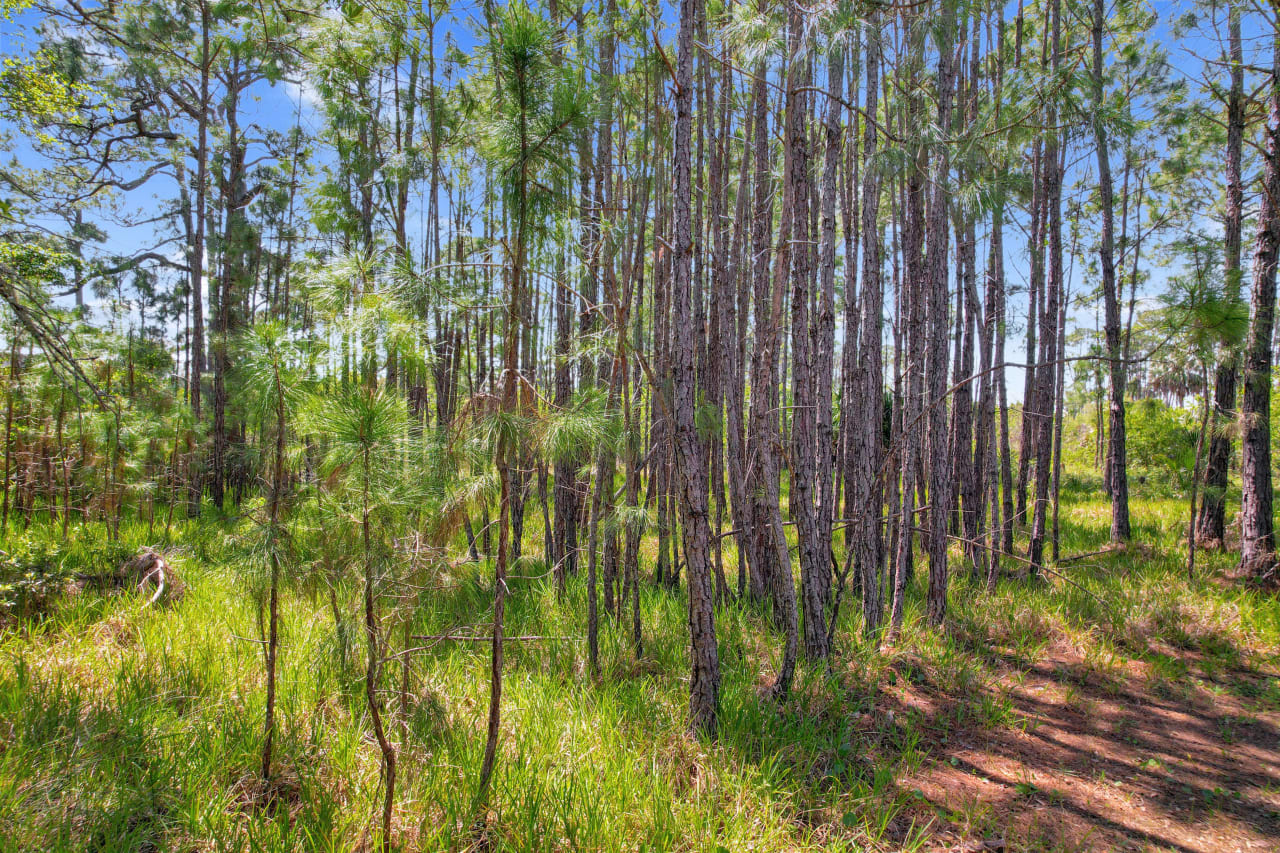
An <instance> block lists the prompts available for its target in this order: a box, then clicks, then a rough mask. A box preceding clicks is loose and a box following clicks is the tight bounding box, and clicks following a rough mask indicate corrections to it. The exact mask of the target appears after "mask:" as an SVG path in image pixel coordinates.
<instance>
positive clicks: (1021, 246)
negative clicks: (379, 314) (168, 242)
mask: <svg viewBox="0 0 1280 853" xmlns="http://www.w3.org/2000/svg"><path fill="white" fill-rule="evenodd" d="M479 8H480V7H479V5H478V4H477V3H460V4H457V5H455V6H454V7H452V8H451V10H450V12H449V13H448V15H447V17H446V18H445V19H442V20H441V22H440V23H439V24H438V26H437V29H436V39H435V49H436V55H437V57H440V56H442V54H443V52H444V48H445V44H446V40H449V41H452V43H453V44H455V45H456V46H457V48H458V49H459V50H461V51H463V52H464V53H466V52H470V51H472V50H474V48H475V46H476V38H475V31H476V29H477V28H478V23H477V21H478V15H479ZM1151 8H1154V9H1155V10H1156V11H1157V13H1158V14H1159V23H1158V25H1157V27H1156V28H1155V29H1154V30H1153V31H1152V32H1151V33H1150V34H1149V36H1150V39H1151V40H1152V41H1153V42H1154V43H1156V44H1159V45H1161V46H1163V47H1164V48H1165V50H1166V51H1168V53H1169V57H1170V61H1171V65H1172V67H1173V70H1174V73H1175V74H1176V75H1181V76H1182V77H1183V78H1185V79H1186V80H1187V82H1188V84H1189V85H1190V86H1191V87H1192V88H1193V89H1198V88H1199V85H1200V82H1201V78H1202V76H1203V74H1204V73H1205V65H1204V62H1203V60H1204V59H1205V58H1209V57H1213V56H1216V55H1219V54H1220V50H1221V49H1220V47H1219V45H1218V43H1217V39H1216V33H1215V31H1214V30H1213V29H1212V28H1210V27H1201V28H1199V29H1198V30H1193V31H1192V32H1191V33H1189V34H1187V35H1185V36H1184V37H1183V38H1177V37H1175V36H1174V34H1173V27H1172V22H1173V20H1174V19H1175V18H1176V17H1178V16H1181V15H1182V14H1184V13H1185V12H1186V11H1188V10H1189V9H1190V8H1192V7H1191V5H1190V4H1186V3H1167V2H1164V3H1156V4H1154V5H1153V6H1152V7H1151ZM1016 9H1017V5H1016V3H1010V5H1009V11H1008V15H1009V17H1010V19H1011V18H1012V16H1013V14H1014V13H1015V12H1016ZM664 11H665V15H664V20H666V21H668V22H669V21H670V20H671V8H670V6H669V5H667V6H666V8H665V10H664ZM39 22H40V19H39V17H38V15H37V13H34V12H25V13H22V14H19V15H17V16H16V17H15V18H14V20H12V21H5V22H0V50H2V51H3V52H4V54H5V55H6V56H9V55H18V54H21V53H23V52H24V51H26V50H28V49H30V47H31V46H32V38H33V37H32V35H31V33H32V31H33V29H34V28H35V26H36V25H38V24H39ZM1266 29H1267V27H1266V24H1265V22H1264V21H1263V20H1262V19H1261V18H1257V17H1251V18H1248V19H1247V22H1246V28H1245V37H1246V40H1247V41H1248V42H1249V44H1248V45H1247V48H1246V50H1247V52H1248V53H1250V54H1251V55H1252V56H1254V57H1256V56H1258V55H1260V54H1261V55H1264V56H1265V53H1266V51H1265V46H1266V45H1265V43H1264V39H1263V36H1264V33H1265V31H1266ZM1248 61H1249V60H1247V62H1248ZM1222 74H1223V76H1224V77H1225V71H1222ZM251 94H252V100H251V101H250V102H249V103H248V104H247V105H246V109H245V112H246V118H247V119H248V120H249V121H252V122H256V123H258V124H260V125H261V126H263V127H267V128H274V129H277V130H282V129H286V128H288V127H290V126H291V125H292V123H293V122H294V121H295V120H296V121H299V122H300V123H301V124H302V126H303V127H304V128H305V129H307V130H311V131H317V130H319V129H320V126H321V124H322V116H321V115H320V114H319V113H318V112H317V103H316V100H315V99H316V95H315V92H314V89H313V88H312V87H311V85H310V84H309V83H308V82H307V81H297V82H290V83H285V84H282V85H280V86H276V87H271V86H267V85H265V84H264V85H260V86H259V87H257V89H256V90H255V91H253V92H252V93H251ZM11 143H12V145H11V148H10V151H9V152H8V155H9V157H7V158H5V159H6V161H7V160H8V159H10V158H13V159H16V160H17V161H18V162H19V163H29V162H31V161H32V160H33V159H34V157H33V153H32V149H31V146H30V145H29V144H28V143H27V142H26V140H24V139H22V138H11ZM324 161H325V155H324V153H323V152H320V153H319V154H318V157H317V162H319V163H323V162H324ZM1113 164H1115V165H1114V167H1113V168H1115V169H1116V170H1117V181H1118V180H1119V157H1118V156H1116V157H1113ZM1095 172H1096V164H1095V162H1094V160H1093V152H1092V147H1091V143H1090V142H1088V141H1087V139H1077V140H1076V141H1075V142H1073V144H1072V147H1071V149H1070V150H1069V167H1068V174H1067V181H1066V185H1065V188H1064V189H1065V192H1064V204H1070V202H1071V201H1072V199H1073V198H1076V199H1079V198H1081V197H1082V196H1083V195H1084V194H1085V193H1087V192H1088V191H1090V190H1091V188H1092V183H1093V180H1094V175H1095ZM1118 189H1119V187H1118V186H1117V190H1118ZM172 197H173V183H172V181H171V180H169V179H167V178H163V177H161V178H157V179H155V180H154V181H153V182H152V183H151V184H149V185H148V186H147V187H145V188H143V189H141V190H138V191H135V192H134V193H131V194H129V195H128V196H127V197H126V198H125V199H124V207H125V208H127V209H130V210H133V211H136V212H137V213H138V214H140V215H144V214H146V213H147V212H149V211H151V210H154V209H155V208H156V206H157V204H158V203H159V202H161V201H166V200H168V199H170V198H172ZM424 203H425V202H424V200H422V199H419V204H420V205H421V204H424ZM1204 216H1205V218H1204V220H1203V224H1204V225H1205V227H1206V228H1212V227H1213V226H1212V224H1211V223H1210V221H1209V220H1208V218H1207V211H1206V212H1205V214H1204ZM414 218H416V217H412V216H411V219H414ZM1023 219H1024V217H1018V219H1017V220H1015V222H1013V223H1011V227H1010V228H1008V229H1007V231H1006V245H1007V246H1008V249H1007V254H1006V262H1005V268H1006V274H1007V277H1008V281H1009V284H1010V286H1011V288H1013V289H1014V290H1025V285H1026V278H1027V273H1028V263H1027V258H1026V254H1025V239H1024V237H1023V236H1022V235H1021V233H1020V231H1019V228H1020V227H1025V222H1024V221H1022V220H1023ZM47 224H48V225H49V226H50V227H54V226H55V223H52V222H50V223H47ZM108 233H109V234H110V239H109V240H108V241H107V243H106V244H105V245H103V246H101V247H98V250H99V251H103V252H105V253H127V252H131V251H136V249H137V248H138V247H139V246H144V245H152V244H154V243H155V242H156V241H157V235H155V234H154V233H153V229H151V227H150V226H142V227H137V228H132V229H124V228H110V229H108ZM1249 237H1250V235H1248V234H1246V245H1247V244H1248V242H1249ZM979 239H980V242H981V245H980V246H979V248H978V258H979V263H980V266H984V265H985V257H986V249H985V234H980V235H979ZM1065 239H1066V241H1067V244H1068V245H1067V248H1068V250H1069V249H1070V236H1067V237H1066V238H1065ZM1080 254H1081V255H1082V256H1083V255H1084V254H1085V250H1084V249H1081V252H1080ZM1086 260H1087V259H1086V258H1085V257H1080V258H1074V257H1069V258H1068V260H1067V264H1068V269H1069V272H1070V289H1071V292H1072V294H1073V307H1072V317H1073V320H1074V323H1075V324H1076V325H1083V326H1086V327H1089V328H1092V327H1093V325H1094V313H1095V311H1094V306H1092V305H1088V304H1079V303H1078V302H1077V301H1076V300H1075V298H1074V297H1075V296H1076V295H1079V294H1082V293H1087V292H1089V291H1091V290H1092V289H1093V287H1094V283H1093V282H1092V281H1091V280H1089V278H1088V275H1087V270H1086ZM1165 274H1166V273H1165V271H1163V270H1158V269H1155V268H1154V267H1153V268H1152V278H1151V282H1150V283H1149V285H1148V286H1147V288H1146V292H1145V294H1144V296H1145V297H1146V298H1150V297H1151V296H1152V295H1153V294H1154V293H1156V292H1158V291H1160V290H1161V289H1163V287H1164V284H1165ZM1025 314H1026V305H1025V297H1021V296H1017V295H1015V296H1013V298H1012V299H1011V301H1010V304H1009V307H1008V315H1009V319H1010V323H1011V328H1010V334H1009V338H1008V349H1007V354H1008V357H1009V359H1010V360H1013V361H1020V360H1022V359H1023V357H1024V355H1025V354H1024V352H1023V345H1022V340H1023V336H1022V334H1021V332H1020V331H1019V330H1020V328H1021V326H1022V322H1023V318H1025ZM1020 373H1021V371H1020V370H1017V369H1014V370H1012V371H1010V375H1009V392H1010V395H1011V398H1012V399H1015V400H1017V399H1020V397H1021V393H1022V379H1021V375H1020Z"/></svg>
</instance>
